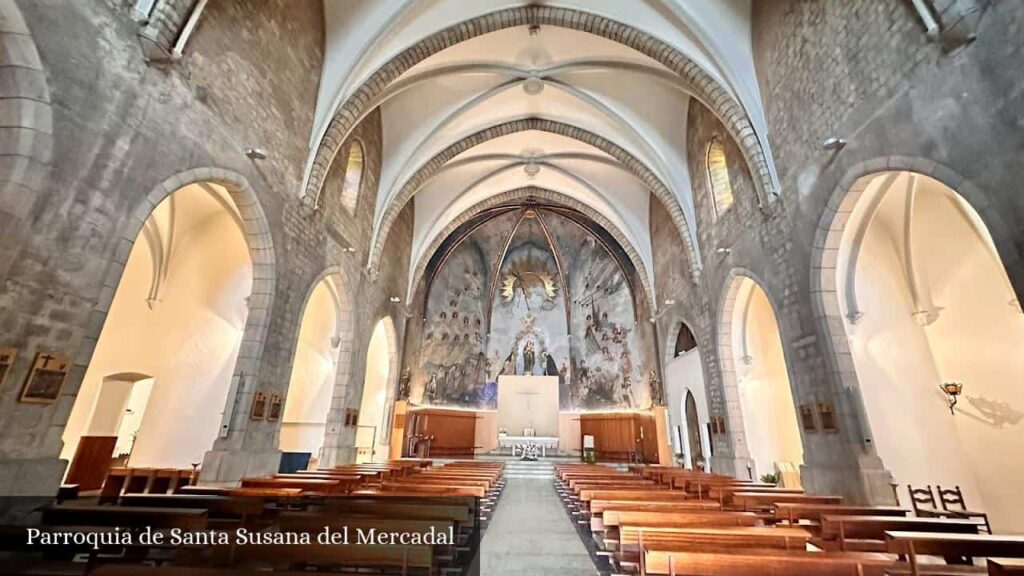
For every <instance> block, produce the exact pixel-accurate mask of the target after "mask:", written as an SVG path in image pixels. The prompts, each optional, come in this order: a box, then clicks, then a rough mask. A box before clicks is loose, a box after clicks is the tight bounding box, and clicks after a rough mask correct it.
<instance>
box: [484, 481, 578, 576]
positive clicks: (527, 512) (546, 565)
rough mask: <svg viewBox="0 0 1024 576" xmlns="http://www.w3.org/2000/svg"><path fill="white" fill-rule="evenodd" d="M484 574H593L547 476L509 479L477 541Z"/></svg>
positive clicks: (511, 575)
mask: <svg viewBox="0 0 1024 576" xmlns="http://www.w3.org/2000/svg"><path fill="white" fill-rule="evenodd" d="M481 553H482V554H481V555H482V565H481V568H482V569H481V571H480V574H482V575H486V576H506V575H507V576H547V575H551V576H595V575H596V574H597V573H598V572H597V568H596V567H595V566H594V563H593V562H592V561H591V560H590V556H589V555H588V554H587V550H586V548H584V547H583V542H581V541H580V537H579V535H578V534H577V533H576V530H575V529H574V528H573V526H572V523H571V522H570V520H569V516H568V515H567V514H566V512H565V509H564V508H562V503H561V501H560V500H559V499H558V495H557V494H555V488H554V486H553V485H552V480H551V478H515V477H513V478H509V480H508V485H506V486H505V490H504V491H503V492H502V495H501V500H499V501H498V507H497V509H496V510H495V512H494V517H493V518H492V519H491V523H490V525H489V526H488V527H487V532H485V533H484V538H483V542H482V543H481Z"/></svg>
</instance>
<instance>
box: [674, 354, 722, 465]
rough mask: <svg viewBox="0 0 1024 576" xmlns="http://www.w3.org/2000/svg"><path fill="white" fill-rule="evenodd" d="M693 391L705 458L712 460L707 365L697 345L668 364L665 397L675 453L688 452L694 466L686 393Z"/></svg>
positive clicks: (689, 462)
mask: <svg viewBox="0 0 1024 576" xmlns="http://www.w3.org/2000/svg"><path fill="white" fill-rule="evenodd" d="M687 391H689V392H690V393H692V394H693V399H694V401H695V402H696V403H697V420H698V421H699V422H700V440H701V444H702V449H703V452H704V457H705V458H706V459H707V460H708V461H709V462H710V459H711V439H710V438H709V437H708V422H710V417H709V415H708V399H707V390H706V389H705V387H704V366H703V365H702V363H701V361H700V352H699V350H698V349H697V348H694V349H692V350H688V351H687V352H684V353H683V354H680V355H679V356H677V357H675V358H673V359H672V361H671V362H669V363H668V365H667V366H666V367H665V399H666V402H668V414H669V425H670V426H671V430H670V431H669V436H670V438H671V439H672V451H673V454H678V453H679V451H680V448H682V449H683V450H682V451H683V452H684V453H685V454H686V462H685V465H686V467H687V468H693V459H692V458H693V452H694V451H693V450H691V449H690V439H689V437H688V435H687V430H686V411H685V405H684V403H685V401H686V393H687ZM676 426H682V427H683V431H682V442H683V445H682V446H680V445H679V442H678V439H677V438H676V432H675V429H676Z"/></svg>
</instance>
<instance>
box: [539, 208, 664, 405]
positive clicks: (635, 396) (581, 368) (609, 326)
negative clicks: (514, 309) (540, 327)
mask: <svg viewBox="0 0 1024 576" xmlns="http://www.w3.org/2000/svg"><path fill="white" fill-rule="evenodd" d="M549 221H550V225H549V229H550V230H551V233H552V236H553V237H554V240H555V245H556V246H557V247H558V250H559V251H560V253H562V254H572V255H573V257H572V258H571V259H569V260H568V261H567V263H566V270H565V273H566V276H567V277H568V278H570V280H569V291H568V295H567V298H568V301H569V305H570V319H571V325H570V330H569V332H570V334H571V336H570V339H571V349H572V361H571V366H570V371H571V374H572V376H571V378H570V379H569V382H568V390H566V391H564V394H563V407H567V408H574V409H582V410H587V409H590V410H593V409H613V408H639V407H646V406H649V405H650V403H651V394H650V385H651V384H652V383H653V382H652V377H653V376H654V374H653V373H652V372H651V370H650V368H651V367H653V363H652V362H651V357H650V356H649V355H648V354H646V353H645V347H644V346H642V345H641V341H640V338H639V337H638V334H637V326H636V313H635V310H634V307H633V293H632V289H631V287H630V285H629V282H628V281H627V279H626V272H625V270H623V267H622V266H621V265H620V263H619V261H617V260H616V259H615V257H614V256H612V254H611V253H610V252H609V248H608V246H610V245H611V244H610V243H611V242H613V240H611V239H610V238H600V237H599V236H598V235H597V233H594V232H591V231H590V230H587V229H585V228H583V226H581V225H580V224H578V223H576V222H575V221H573V220H570V219H568V218H564V217H563V218H557V219H556V218H552V219H550V220H549ZM653 380H656V378H653Z"/></svg>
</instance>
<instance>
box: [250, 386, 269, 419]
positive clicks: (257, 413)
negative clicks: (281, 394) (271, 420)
mask: <svg viewBox="0 0 1024 576" xmlns="http://www.w3.org/2000/svg"><path fill="white" fill-rule="evenodd" d="M266 416H267V395H266V394H264V393H263V392H257V393H256V394H254V395H253V397H252V411H251V412H249V419H250V420H263V419H264V418H266Z"/></svg>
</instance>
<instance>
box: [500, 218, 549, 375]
mask: <svg viewBox="0 0 1024 576" xmlns="http://www.w3.org/2000/svg"><path fill="white" fill-rule="evenodd" d="M561 276H562V273H561V267H560V265H559V261H558V258H557V257H556V256H555V252H554V249H553V247H552V245H551V243H550V242H549V241H548V232H547V230H546V229H545V223H544V221H543V220H542V217H541V215H540V214H539V213H537V212H536V211H533V210H527V211H526V212H524V213H523V215H522V219H521V221H520V222H519V226H518V227H517V228H516V230H515V232H514V234H513V235H512V238H511V241H510V242H509V247H508V250H507V252H506V253H505V258H504V260H503V261H502V266H501V269H500V271H499V273H498V285H497V290H496V294H495V295H494V298H493V303H492V305H491V340H490V342H489V346H488V355H489V356H490V357H491V358H492V359H493V362H494V364H495V365H496V366H500V369H499V371H498V375H499V376H501V375H532V376H560V375H561V374H562V373H563V372H566V373H567V371H568V361H569V338H568V333H569V325H568V320H567V318H566V316H567V314H566V312H567V311H566V307H565V296H564V294H563V291H564V289H563V286H562V278H561Z"/></svg>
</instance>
